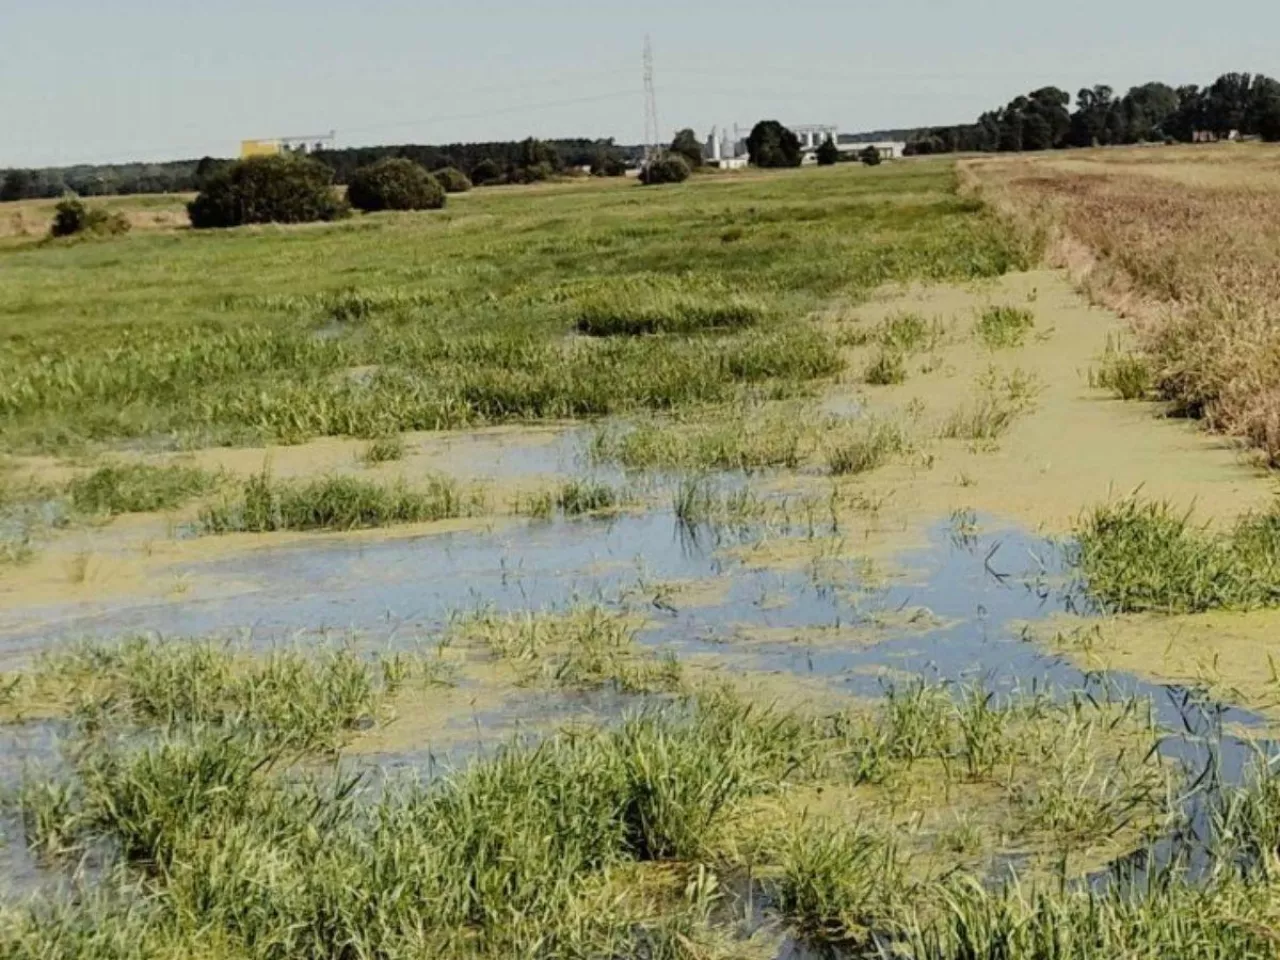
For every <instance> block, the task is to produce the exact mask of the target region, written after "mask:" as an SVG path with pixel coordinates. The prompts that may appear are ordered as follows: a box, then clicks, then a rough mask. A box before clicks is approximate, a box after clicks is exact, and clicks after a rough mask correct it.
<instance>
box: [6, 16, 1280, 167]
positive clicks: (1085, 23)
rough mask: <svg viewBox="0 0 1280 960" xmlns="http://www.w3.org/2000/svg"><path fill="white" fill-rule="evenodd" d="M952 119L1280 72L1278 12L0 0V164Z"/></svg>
mask: <svg viewBox="0 0 1280 960" xmlns="http://www.w3.org/2000/svg"><path fill="white" fill-rule="evenodd" d="M646 32H648V33H650V34H651V35H652V37H653V44H654V48H655V55H656V62H657V77H658V116H659V121H660V123H661V124H662V126H663V128H664V129H665V130H667V131H670V130H672V129H674V128H676V127H679V126H694V127H696V128H697V129H698V130H699V131H700V132H702V131H704V130H705V129H706V128H708V127H710V126H711V125H712V124H722V125H723V124H732V123H734V122H739V123H743V124H748V123H751V122H754V121H755V120H758V119H760V118H762V117H766V116H769V117H777V118H778V119H780V120H783V121H784V122H787V123H797V124H799V123H837V124H839V125H840V126H841V128H842V129H845V130H849V131H854V130H863V129H872V128H876V127H882V126H899V125H901V126H913V125H925V124H932V123H939V124H940V123H951V122H962V121H968V120H971V119H973V118H974V117H976V116H977V114H978V113H979V112H981V111H982V110H984V109H988V108H990V107H993V106H996V105H998V104H1001V103H1003V102H1005V101H1007V100H1008V99H1009V98H1010V97H1012V96H1014V95H1015V94H1017V93H1020V92H1024V91H1026V90H1029V89H1031V88H1033V87H1036V86H1042V85H1044V84H1048V83H1053V84H1057V85H1059V86H1062V87H1064V88H1066V89H1068V90H1070V91H1072V92H1073V93H1074V91H1075V90H1076V89H1077V88H1079V87H1080V86H1082V85H1085V84H1092V83H1094V82H1108V83H1110V84H1112V85H1113V86H1115V87H1117V88H1124V87H1127V86H1129V85H1131V84H1133V83H1138V82H1142V81H1145V80H1149V79H1159V80H1166V81H1168V82H1171V83H1184V82H1195V83H1206V82H1209V81H1210V80H1212V79H1213V78H1214V77H1216V76H1217V75H1218V74H1219V73H1222V72H1225V71H1227V70H1248V71H1260V72H1264V73H1270V74H1272V75H1280V3H1278V2H1276V0H1223V2H1218V3H1205V2H1203V0H1200V2H1191V0H1075V2H1069V3H1068V2H1058V3H1054V4H1052V5H1050V4H1045V3H1036V2H1034V0H968V2H964V3H960V2H940V0H933V2H930V0H881V2H876V3H872V2H867V0H845V2H835V0H738V2H736V3H720V2H716V3H712V2H707V0H701V2H695V0H680V2H677V0H650V2H644V0H637V2H628V3H620V2H613V0H582V2H571V0H524V2H507V0H450V2H447V3H441V2H436V0H430V2H424V0H419V2H411V0H361V2H350V0H347V2H341V3H340V2H338V0H198V2H191V0H0V37H2V38H3V49H4V55H3V57H0V167H3V166H15V165H32V166H34V165H46V164H67V163H74V162H102V161H113V160H131V159H172V158H178V157H196V156H201V155H203V154H206V153H208V154H215V155H223V156H226V155H231V154H233V153H234V152H235V150H236V149H237V144H238V142H239V140H240V139H242V138H247V137H267V136H274V135H289V134H305V133H312V132H316V131H325V130H329V129H334V130H336V131H337V133H338V139H339V143H341V144H343V145H359V144H368V143H390V142H419V143H422V142H426V143H439V142H446V141H453V140H487V139H513V138H520V137H524V136H528V135H535V136H542V137H553V136H613V137H617V138H618V139H619V140H620V141H623V142H638V141H639V140H641V139H642V137H643V129H644V127H643V123H644V114H643V112H642V107H643V102H642V97H641V93H640V89H641V72H640V55H641V48H642V45H643V39H644V35H645V33H646Z"/></svg>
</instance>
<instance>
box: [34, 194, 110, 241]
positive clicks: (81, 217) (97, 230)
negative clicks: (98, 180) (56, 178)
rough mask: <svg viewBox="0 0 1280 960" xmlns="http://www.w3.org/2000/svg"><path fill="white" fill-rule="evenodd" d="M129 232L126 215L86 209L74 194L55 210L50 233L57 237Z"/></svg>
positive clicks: (69, 195)
mask: <svg viewBox="0 0 1280 960" xmlns="http://www.w3.org/2000/svg"><path fill="white" fill-rule="evenodd" d="M128 232H129V221H128V220H127V219H125V217H124V214H121V213H110V212H108V211H107V210H104V209H103V208H101V207H86V206H85V205H84V202H83V201H82V200H81V199H80V198H79V197H77V196H75V195H74V194H67V195H66V196H65V197H63V198H62V200H61V201H60V202H59V203H58V205H57V207H55V208H54V213H53V225H52V226H51V227H50V228H49V233H50V234H52V235H53V236H55V237H73V236H75V235H76V234H82V233H93V234H120V233H128Z"/></svg>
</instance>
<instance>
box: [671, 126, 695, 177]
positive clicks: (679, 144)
mask: <svg viewBox="0 0 1280 960" xmlns="http://www.w3.org/2000/svg"><path fill="white" fill-rule="evenodd" d="M671 152H672V153H674V154H678V155H680V156H682V157H684V159H685V161H686V162H687V163H688V164H689V168H690V169H692V170H697V169H698V168H699V167H701V166H702V162H703V161H702V142H701V141H700V140H699V139H698V135H697V134H696V133H694V132H693V131H692V130H690V129H688V128H685V129H684V130H681V131H680V132H679V133H677V134H676V138H675V139H674V140H672V141H671Z"/></svg>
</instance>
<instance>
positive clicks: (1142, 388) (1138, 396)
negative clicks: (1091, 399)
mask: <svg viewBox="0 0 1280 960" xmlns="http://www.w3.org/2000/svg"><path fill="white" fill-rule="evenodd" d="M1089 385H1090V386H1091V387H1097V388H1099V389H1103V390H1110V391H1111V392H1112V393H1113V394H1115V395H1116V396H1117V397H1119V398H1120V399H1121V400H1145V399H1147V397H1149V396H1150V395H1151V393H1152V391H1153V390H1154V388H1155V377H1154V376H1153V374H1152V371H1151V365H1150V363H1148V361H1147V359H1146V358H1145V357H1143V356H1140V355H1139V354H1136V353H1132V352H1127V351H1121V350H1120V349H1118V348H1117V347H1116V345H1115V344H1114V343H1112V342H1111V341H1110V340H1108V342H1107V349H1106V352H1105V353H1104V354H1103V357H1102V363H1101V364H1100V365H1099V367H1098V369H1097V370H1096V371H1095V370H1090V371H1089Z"/></svg>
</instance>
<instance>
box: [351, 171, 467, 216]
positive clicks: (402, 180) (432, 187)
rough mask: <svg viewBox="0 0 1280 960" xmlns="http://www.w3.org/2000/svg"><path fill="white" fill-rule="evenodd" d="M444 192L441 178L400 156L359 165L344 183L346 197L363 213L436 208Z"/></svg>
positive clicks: (440, 202)
mask: <svg viewBox="0 0 1280 960" xmlns="http://www.w3.org/2000/svg"><path fill="white" fill-rule="evenodd" d="M459 176H461V174H459ZM444 193H445V188H444V187H443V186H441V185H440V181H438V180H437V179H436V178H435V177H433V176H432V175H431V174H429V173H427V171H426V168H424V167H422V166H421V165H420V164H417V163H414V162H413V161H412V160H406V159H404V158H403V157H387V158H386V159H385V160H379V161H377V162H376V163H371V164H369V165H368V166H364V167H361V168H360V169H359V170H357V171H356V172H355V173H354V174H352V176H351V182H350V183H349V184H348V185H347V199H348V200H350V201H351V204H352V206H354V207H356V208H357V209H359V210H363V211H364V212H365V213H374V212H376V211H378V210H438V209H440V208H441V207H443V206H444V200H445V196H444Z"/></svg>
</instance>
